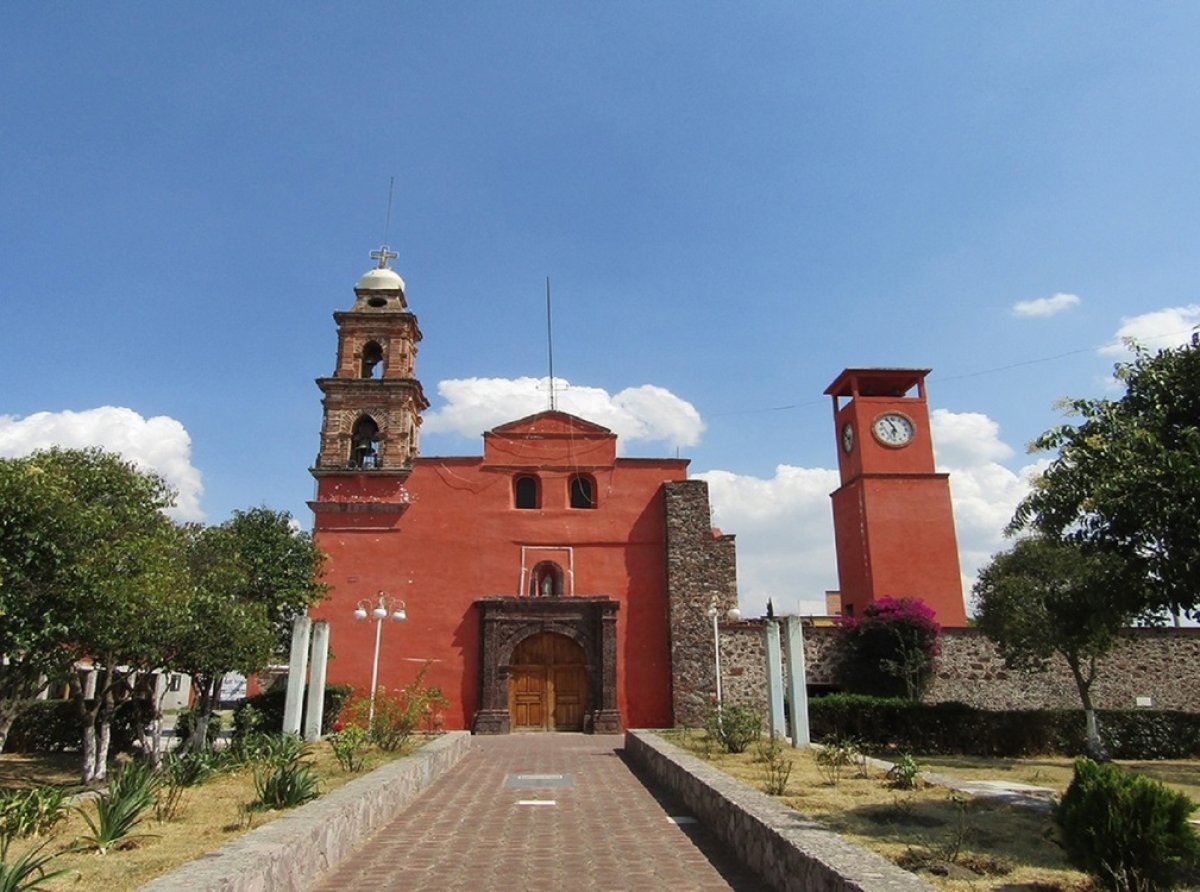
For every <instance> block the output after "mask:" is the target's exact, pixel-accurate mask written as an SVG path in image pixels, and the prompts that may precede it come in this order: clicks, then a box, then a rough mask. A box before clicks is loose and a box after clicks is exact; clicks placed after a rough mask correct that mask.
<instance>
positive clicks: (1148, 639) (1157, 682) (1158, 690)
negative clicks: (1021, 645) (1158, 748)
mask: <svg viewBox="0 0 1200 892" xmlns="http://www.w3.org/2000/svg"><path fill="white" fill-rule="evenodd" d="M763 624H764V621H763V620H743V621H742V622H738V623H729V624H726V625H724V626H722V629H721V659H722V676H723V685H724V694H725V701H726V702H727V703H741V704H746V705H749V706H753V707H754V708H756V709H762V710H764V711H765V709H766V703H767V695H766V652H765V647H764V644H763ZM837 635H838V630H837V629H836V628H833V627H829V626H805V629H804V656H805V667H806V669H807V672H808V683H809V685H817V686H829V687H833V686H834V685H835V683H836V680H835V678H834V667H833V663H834V659H833V658H834V645H835V642H836V639H837ZM710 650H711V649H710ZM710 659H711V657H710ZM708 675H709V676H711V675H712V669H711V668H710V669H709V670H708ZM1139 697H1142V698H1149V700H1150V707H1149V708H1151V709H1175V710H1181V711H1183V712H1200V629H1196V628H1184V629H1175V628H1164V629H1130V630H1129V631H1128V632H1126V633H1125V634H1124V635H1123V636H1122V638H1121V641H1120V643H1119V644H1118V645H1117V647H1116V649H1115V650H1114V651H1113V652H1112V653H1111V654H1109V655H1108V656H1107V657H1105V658H1104V659H1103V660H1101V661H1100V666H1099V672H1098V675H1097V679H1096V682H1095V684H1094V685H1093V687H1092V698H1093V700H1094V702H1095V704H1096V706H1097V708H1099V709H1134V708H1137V706H1138V698H1139ZM925 700H926V701H927V702H930V703H941V702H945V701H952V700H953V701H959V702H962V703H967V704H969V705H971V706H975V707H979V708H981V709H1078V708H1080V706H1079V693H1078V691H1077V689H1076V687H1075V682H1074V680H1073V679H1072V677H1071V672H1070V670H1069V669H1068V668H1067V665H1066V663H1065V662H1064V661H1063V660H1061V659H1058V658H1055V659H1054V660H1052V661H1051V664H1050V668H1049V669H1048V670H1047V671H1046V672H1018V671H1016V670H1012V669H1009V668H1007V667H1006V666H1005V665H1004V660H1003V659H1002V658H1001V657H1000V654H999V652H998V651H997V650H996V647H995V645H994V644H992V642H991V641H990V640H988V638H987V636H986V635H984V634H983V633H982V632H980V631H979V630H978V629H945V630H944V631H943V634H942V653H941V655H940V656H939V657H938V661H937V667H936V670H935V677H934V680H933V683H932V684H931V685H930V689H929V692H928V693H927V694H926V696H925ZM677 721H678V720H677ZM678 723H679V724H688V723H686V722H682V721H680V722H678Z"/></svg>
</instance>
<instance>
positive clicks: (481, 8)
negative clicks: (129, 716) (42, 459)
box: [0, 2, 1200, 612]
mask: <svg viewBox="0 0 1200 892" xmlns="http://www.w3.org/2000/svg"><path fill="white" fill-rule="evenodd" d="M1198 38H1200V6H1196V5H1195V4H1186V3H1178V4H1161V5H1155V6H1154V7H1153V9H1152V10H1151V9H1149V8H1145V7H1137V6H1126V5H1116V4H1112V5H1101V6H1096V5H1094V4H1083V3H1032V2H1017V3H1005V4H967V3H960V4H949V3H925V2H914V3H907V4H894V3H858V4H850V3H837V4H834V3H812V4H809V3H804V4H799V3H757V4H717V3H703V2H702V3H686V4H685V3H673V2H672V3H667V2H662V3H620V2H614V3H603V4H551V3H521V2H514V3H506V4H486V3H469V4H460V5H457V6H454V7H451V6H449V5H447V4H412V3H387V4H382V3H381V4H369V3H356V4H340V5H334V4H308V3H288V4H282V3H261V4H234V3H210V4H203V5H192V6H187V7H185V6H182V5H175V4H162V5H151V4H128V5H122V6H117V7H114V6H101V5H83V4H74V5H70V6H64V5H61V4H42V3H33V2H14V3H8V4H4V5H3V7H2V8H0V300H2V301H3V308H4V315H3V317H2V319H3V321H2V323H0V380H3V381H4V382H5V387H4V388H3V391H0V454H20V453H21V452H23V451H28V450H29V449H31V448H34V447H35V446H39V445H47V444H49V443H51V442H60V443H64V444H66V445H79V444H81V443H83V442H98V443H102V444H103V445H108V446H110V447H111V448H117V449H121V450H123V451H125V452H126V453H127V454H129V455H131V456H132V457H136V458H137V459H138V460H140V461H142V462H143V463H145V464H146V465H147V466H148V467H153V468H156V469H157V470H159V471H160V472H161V473H163V474H164V475H166V476H167V477H168V479H170V480H172V482H173V483H175V484H176V485H177V486H178V487H179V488H180V490H181V501H180V510H179V513H180V516H186V517H189V518H192V519H197V518H203V519H207V520H209V521H213V522H218V521H220V520H222V519H224V518H225V517H227V516H228V514H229V513H230V511H232V510H233V509H235V508H245V507H250V506H253V505H258V504H267V505H270V506H272V507H276V508H283V509H287V510H290V511H291V512H292V513H293V514H295V515H296V516H297V517H298V518H300V520H301V522H302V523H304V524H306V525H307V524H308V523H310V515H309V514H308V511H307V509H306V508H305V505H304V502H305V499H307V498H308V497H309V496H310V495H311V492H312V481H311V478H310V477H309V475H308V472H307V469H308V467H309V465H310V464H311V463H312V461H313V459H314V457H315V455H316V451H317V446H318V433H319V429H320V421H321V411H320V394H319V392H318V390H317V388H316V386H315V385H314V384H313V379H314V378H316V377H318V376H322V375H327V374H330V373H331V372H332V370H333V363H334V356H335V347H336V337H335V329H334V326H333V321H332V318H331V315H330V314H331V313H332V312H333V311H334V310H336V309H345V308H348V307H349V306H350V304H351V302H352V300H353V293H352V287H353V284H354V282H355V281H356V280H357V278H358V277H359V275H361V274H362V273H363V272H364V271H365V270H366V269H368V268H369V267H370V266H371V265H372V264H371V261H370V259H369V257H368V252H369V251H370V250H372V249H373V248H375V247H377V246H378V245H379V243H380V242H381V241H382V240H383V238H384V233H385V226H386V212H387V204H388V182H389V179H390V178H391V177H395V184H396V185H395V198H394V210H393V214H392V220H391V224H390V230H389V231H388V234H387V237H388V241H389V242H390V243H391V245H392V246H393V247H394V248H395V249H396V250H398V251H399V254H400V258H399V260H398V261H397V262H396V263H395V264H394V266H395V267H396V269H397V270H398V271H399V272H400V273H401V274H402V275H403V276H404V277H405V279H406V281H407V283H408V296H409V302H410V305H411V307H412V308H413V310H414V311H415V312H416V313H417V315H418V317H419V318H420V321H421V326H422V328H423V330H424V332H425V340H424V342H423V345H422V351H421V354H420V356H419V359H418V367H417V371H418V376H419V377H420V378H421V379H422V381H423V382H424V385H425V388H426V391H427V393H428V394H429V395H430V397H431V399H432V401H433V408H432V409H431V412H430V414H429V417H428V418H427V421H426V425H425V433H424V435H423V442H422V451H423V453H424V454H427V455H435V454H473V453H476V452H478V451H479V449H480V440H479V434H480V433H481V432H482V431H483V430H485V429H487V428H488V427H491V426H493V425H494V424H497V423H499V422H501V421H504V420H508V419H510V418H512V417H517V416H518V415H521V414H526V413H527V412H528V411H534V410H536V409H538V408H542V407H543V406H544V403H545V388H544V387H542V388H541V389H540V390H539V389H538V387H537V386H536V384H534V383H533V382H531V381H529V380H527V379H538V378H543V377H544V376H545V375H546V350H545V318H544V309H545V279H546V277H547V276H549V277H550V278H551V280H552V283H553V292H554V323H555V333H554V336H555V372H556V374H557V375H558V376H559V377H560V378H562V379H565V380H566V381H567V382H569V385H570V386H569V387H568V388H567V389H566V390H565V391H564V392H563V394H562V396H561V398H560V406H561V408H564V409H567V410H568V411H577V412H579V414H583V415H585V416H587V417H590V418H592V419H594V420H596V421H598V422H600V423H602V424H607V425H608V426H610V427H613V428H614V429H615V430H617V432H618V433H620V434H621V435H622V437H623V441H624V445H625V451H626V453H627V454H630V455H674V454H676V452H677V451H678V452H679V453H680V454H683V455H688V456H691V457H692V459H693V463H692V471H693V473H696V474H699V475H702V476H705V477H707V478H708V479H709V480H710V483H711V485H712V490H713V501H714V508H715V510H714V522H715V523H716V524H718V525H719V526H720V527H721V528H722V529H724V530H725V531H727V532H733V533H736V534H738V543H739V554H740V575H741V583H742V601H743V607H744V608H746V609H747V610H748V611H750V612H757V611H759V610H761V608H762V606H763V605H764V604H765V601H766V598H767V597H768V596H770V597H773V598H774V599H775V603H776V605H777V606H782V607H783V608H784V609H798V610H802V611H806V612H807V611H815V610H819V609H820V594H821V592H822V591H823V590H824V589H826V588H834V587H836V583H837V580H836V570H835V567H834V563H833V550H832V531H831V523H830V520H829V501H828V493H829V492H830V491H831V490H832V489H833V488H834V487H835V486H836V475H835V474H834V472H833V471H832V469H833V468H835V467H836V452H835V450H836V448H837V442H836V437H835V434H834V431H833V425H832V422H831V410H830V407H829V403H828V400H827V398H826V397H824V396H822V391H823V390H824V388H825V386H826V385H827V384H829V383H830V381H832V380H833V378H834V377H835V376H836V375H837V374H838V372H840V371H841V369H842V368H844V367H847V366H875V365H879V366H917V367H930V368H932V369H933V370H934V371H933V374H932V375H931V376H930V379H929V389H930V394H931V402H932V404H933V406H934V407H935V409H936V410H937V411H936V414H935V441H936V445H937V450H938V456H939V462H940V464H941V466H942V467H943V468H944V469H946V470H949V471H950V472H951V475H952V476H951V480H952V486H953V489H954V497H955V509H956V516H957V518H958V525H959V536H960V540H961V542H960V544H961V546H962V550H963V563H964V573H965V576H966V578H967V583H968V584H969V582H970V578H971V577H972V575H973V573H974V570H975V568H976V567H977V566H978V565H979V563H980V562H981V561H982V560H984V559H986V557H987V555H988V554H990V553H991V552H992V551H994V550H995V549H997V548H999V547H1002V546H1003V540H1002V538H1001V537H1000V529H1001V528H1002V527H1003V525H1004V523H1005V521H1007V519H1008V517H1009V515H1010V514H1011V510H1012V507H1013V505H1014V504H1015V502H1016V500H1017V499H1019V497H1020V494H1021V493H1022V492H1023V491H1024V487H1025V486H1026V485H1027V484H1026V480H1027V478H1028V475H1029V473H1031V472H1032V471H1033V470H1036V467H1037V462H1038V460H1039V457H1037V456H1029V455H1027V454H1026V453H1025V449H1024V444H1025V443H1027V442H1028V441H1029V440H1030V439H1032V438H1033V437H1034V436H1036V435H1037V434H1038V433H1040V432H1041V431H1043V430H1044V429H1046V428H1047V427H1049V426H1051V425H1053V424H1055V423H1057V422H1058V421H1059V420H1060V416H1059V415H1058V414H1057V413H1056V411H1055V409H1054V402H1055V400H1057V399H1059V398H1061V397H1064V396H1068V395H1070V396H1097V395H1103V394H1112V393H1114V391H1112V389H1111V384H1110V383H1109V381H1108V380H1107V379H1108V373H1109V372H1110V370H1111V367H1112V364H1113V362H1114V361H1116V360H1119V359H1120V358H1121V355H1120V351H1119V350H1118V349H1113V348H1112V347H1111V345H1112V344H1114V342H1116V340H1117V339H1118V338H1119V337H1120V336H1121V335H1123V334H1134V335H1137V336H1139V337H1141V338H1143V339H1144V340H1148V341H1149V340H1150V339H1151V338H1152V337H1154V336H1159V335H1161V336H1164V337H1165V339H1166V340H1165V341H1164V343H1166V342H1182V341H1183V340H1184V339H1186V337H1187V336H1188V333H1189V331H1190V329H1191V327H1192V326H1195V325H1197V324H1200V294H1198V291H1197V281H1198V280H1200V250H1198V247H1200V215H1198V214H1197V213H1196V209H1197V207H1200V178H1198V177H1197V161H1196V158H1197V154H1198V153H1197V145H1200V138H1198V137H1200V123H1198V118H1197V112H1196V109H1197V107H1198V105H1200V66H1198V65H1197V63H1196V61H1195V55H1196V53H1195V47H1196V45H1197V39H1198ZM1056 295H1058V296H1059V297H1057V298H1056V297H1055V296H1056ZM1022 308H1024V309H1022ZM1152 343H1156V342H1152ZM104 407H111V408H109V409H104Z"/></svg>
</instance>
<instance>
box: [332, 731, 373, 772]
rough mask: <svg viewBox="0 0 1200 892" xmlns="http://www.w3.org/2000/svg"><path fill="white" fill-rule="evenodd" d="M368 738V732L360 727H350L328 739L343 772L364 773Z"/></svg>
mask: <svg viewBox="0 0 1200 892" xmlns="http://www.w3.org/2000/svg"><path fill="white" fill-rule="evenodd" d="M367 736H368V735H367V732H366V731H365V730H364V729H363V728H360V727H359V726H358V725H348V726H347V727H345V728H343V729H342V730H341V731H336V732H334V733H333V734H330V735H329V737H327V738H326V739H327V740H328V741H329V745H330V746H331V747H332V748H333V755H334V758H335V759H337V761H338V764H339V765H341V766H342V771H362V769H363V764H364V762H365V756H364V755H363V747H365V746H366V744H367Z"/></svg>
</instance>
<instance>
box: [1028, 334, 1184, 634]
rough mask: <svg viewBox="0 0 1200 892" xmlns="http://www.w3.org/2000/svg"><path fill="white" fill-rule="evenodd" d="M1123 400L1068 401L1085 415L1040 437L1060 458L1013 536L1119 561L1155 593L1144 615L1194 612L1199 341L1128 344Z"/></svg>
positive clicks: (1121, 372) (1148, 596) (1147, 597)
mask: <svg viewBox="0 0 1200 892" xmlns="http://www.w3.org/2000/svg"><path fill="white" fill-rule="evenodd" d="M1134 349H1135V351H1136V352H1135V357H1134V359H1133V361H1132V362H1128V363H1122V364H1119V365H1118V366H1117V368H1116V376H1117V378H1118V379H1119V380H1120V381H1121V382H1122V383H1123V384H1124V385H1125V395H1124V396H1122V397H1121V398H1120V399H1119V400H1104V399H1100V400H1072V401H1070V402H1069V403H1068V404H1067V406H1068V409H1069V410H1070V411H1071V412H1073V413H1074V414H1076V415H1078V416H1080V417H1081V419H1082V420H1081V421H1080V423H1079V424H1076V425H1072V424H1066V425H1062V426H1060V427H1057V428H1055V429H1053V430H1050V431H1048V432H1047V433H1045V434H1043V435H1042V436H1041V437H1040V438H1038V439H1037V440H1036V441H1035V442H1034V444H1033V446H1034V448H1035V449H1056V450H1058V453H1059V454H1058V457H1057V458H1056V459H1055V460H1054V461H1053V462H1052V463H1051V465H1050V466H1049V468H1047V469H1046V471H1045V472H1044V473H1043V474H1042V476H1041V477H1040V478H1039V479H1038V480H1037V481H1035V483H1034V488H1033V491H1032V492H1031V493H1030V494H1029V496H1028V497H1027V498H1026V499H1025V500H1024V501H1023V502H1022V503H1021V504H1020V506H1019V507H1018V508H1017V512H1016V516H1015V517H1014V518H1013V521H1012V523H1011V525H1010V531H1013V532H1016V531H1020V530H1033V531H1037V532H1039V533H1041V534H1042V535H1045V536H1048V537H1050V538H1054V539H1063V540H1066V541H1070V542H1075V543H1078V544H1081V545H1087V546H1089V547H1091V548H1093V549H1096V550H1099V551H1105V552H1109V553H1112V554H1117V555H1121V556H1122V557H1124V558H1125V559H1126V560H1128V561H1130V562H1131V563H1132V564H1133V565H1134V566H1135V567H1136V568H1137V569H1138V570H1139V571H1140V572H1141V573H1142V575H1143V576H1144V577H1145V578H1146V579H1147V580H1149V581H1150V582H1151V583H1152V585H1151V586H1149V587H1147V588H1145V589H1141V590H1140V592H1139V593H1140V595H1141V596H1142V598H1143V601H1142V604H1141V605H1140V606H1141V608H1142V609H1141V611H1140V612H1142V613H1154V612H1161V611H1164V610H1165V611H1170V612H1171V613H1173V614H1175V615H1178V614H1179V613H1181V612H1190V613H1192V614H1193V615H1194V614H1195V613H1196V611H1197V608H1198V607H1200V339H1197V338H1196V337H1195V336H1193V339H1192V344H1191V345H1190V346H1185V347H1179V348H1175V349H1170V350H1161V351H1159V352H1157V353H1150V352H1149V351H1147V350H1145V349H1142V348H1139V347H1137V346H1136V345H1134Z"/></svg>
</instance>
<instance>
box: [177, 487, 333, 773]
mask: <svg viewBox="0 0 1200 892" xmlns="http://www.w3.org/2000/svg"><path fill="white" fill-rule="evenodd" d="M183 537H184V547H185V552H186V560H187V564H188V568H189V571H190V576H191V587H190V590H189V593H188V597H187V604H186V609H185V610H184V611H183V613H182V614H181V616H180V618H179V619H180V622H179V623H178V625H177V637H176V640H175V645H176V651H175V653H174V655H173V657H172V659H171V665H172V668H175V669H178V670H180V671H183V672H187V673H188V674H189V675H191V677H192V684H193V687H194V689H195V692H196V710H195V714H196V721H195V723H194V725H193V727H192V734H191V735H190V737H189V739H188V741H187V742H186V743H185V745H184V748H185V750H191V751H199V750H202V749H204V748H205V747H206V746H207V741H208V735H207V726H208V722H209V720H210V716H211V715H212V712H213V709H214V708H215V707H216V705H217V697H218V694H219V692H220V685H221V679H222V678H223V677H224V676H225V674H226V673H228V672H241V673H244V674H250V673H253V672H257V671H259V670H260V669H262V668H264V667H265V666H266V665H268V664H269V663H270V662H271V660H272V658H273V657H275V656H277V655H279V654H280V647H281V644H282V641H283V640H286V638H284V636H285V635H287V633H288V631H289V625H290V621H291V618H292V617H293V616H295V615H296V614H297V613H301V612H303V611H304V610H305V609H306V608H307V607H309V606H310V605H311V604H314V603H316V601H318V600H319V599H320V598H321V596H322V595H323V593H324V591H325V588H326V587H325V586H324V585H322V584H321V583H320V582H318V581H317V577H318V574H319V573H320V569H321V563H322V554H321V552H320V551H318V550H317V548H316V546H315V545H314V544H313V542H312V537H311V536H309V535H308V534H305V533H300V532H296V531H295V530H293V529H292V519H291V515H290V514H288V513H287V512H275V511H271V510H270V509H267V508H255V509H252V510H250V511H239V512H236V513H235V514H234V516H233V518H232V519H231V520H229V521H227V522H226V523H224V524H221V525H220V526H216V527H189V528H186V529H185V530H184V531H183Z"/></svg>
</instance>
